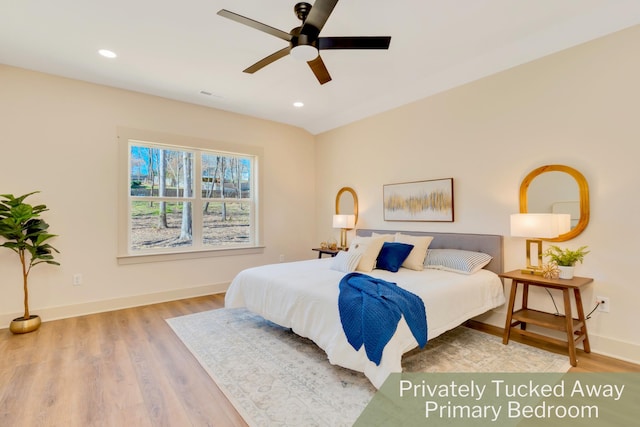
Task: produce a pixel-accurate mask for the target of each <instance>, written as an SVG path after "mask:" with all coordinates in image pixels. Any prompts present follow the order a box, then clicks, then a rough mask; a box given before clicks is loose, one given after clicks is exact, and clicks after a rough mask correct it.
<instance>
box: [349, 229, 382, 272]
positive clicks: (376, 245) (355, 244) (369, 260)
mask: <svg viewBox="0 0 640 427" xmlns="http://www.w3.org/2000/svg"><path fill="white" fill-rule="evenodd" d="M383 244H384V238H382V237H380V238H374V237H362V236H356V237H355V238H354V239H353V240H352V241H351V245H350V246H349V252H354V253H359V254H361V255H362V256H361V258H360V262H359V263H358V267H357V268H356V270H358V271H363V272H365V273H368V272H371V271H373V269H374V268H375V267H376V260H377V259H378V254H379V253H380V249H382V245H383Z"/></svg>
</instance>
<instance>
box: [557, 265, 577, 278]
mask: <svg viewBox="0 0 640 427" xmlns="http://www.w3.org/2000/svg"><path fill="white" fill-rule="evenodd" d="M574 269H575V266H573V265H571V266H564V265H559V266H558V270H560V275H559V276H558V278H560V279H573V270H574Z"/></svg>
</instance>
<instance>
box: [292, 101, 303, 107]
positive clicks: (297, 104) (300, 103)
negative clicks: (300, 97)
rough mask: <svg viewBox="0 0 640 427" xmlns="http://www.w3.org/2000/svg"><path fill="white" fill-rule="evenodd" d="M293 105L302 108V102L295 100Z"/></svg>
mask: <svg viewBox="0 0 640 427" xmlns="http://www.w3.org/2000/svg"><path fill="white" fill-rule="evenodd" d="M293 106H294V107H296V108H302V107H304V102H300V101H296V102H294V103H293Z"/></svg>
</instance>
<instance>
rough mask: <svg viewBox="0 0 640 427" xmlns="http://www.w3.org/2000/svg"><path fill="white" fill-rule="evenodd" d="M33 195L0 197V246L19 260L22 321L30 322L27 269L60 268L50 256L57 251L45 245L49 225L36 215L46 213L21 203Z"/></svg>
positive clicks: (38, 208)
mask: <svg viewBox="0 0 640 427" xmlns="http://www.w3.org/2000/svg"><path fill="white" fill-rule="evenodd" d="M35 193H38V191H34V192H32V193H28V194H25V195H23V196H19V197H14V196H13V194H0V237H2V238H4V240H6V241H5V242H4V243H2V245H0V246H1V247H5V248H8V249H11V250H12V251H14V252H15V253H16V254H18V256H19V257H20V263H21V265H22V286H23V290H24V316H23V319H24V320H28V319H30V318H31V316H30V314H29V289H28V279H29V273H30V272H31V268H33V267H34V266H36V265H38V264H42V263H46V264H54V265H60V264H59V263H58V262H56V261H54V258H53V252H54V251H55V252H57V253H59V252H58V250H57V249H56V248H54V247H53V246H51V245H50V244H49V243H48V241H49V239H51V238H52V237H55V235H54V234H49V232H48V229H49V224H47V223H46V222H45V221H44V220H43V219H42V218H40V214H41V213H42V212H44V211H47V210H49V209H47V207H46V206H45V205H36V206H32V205H30V204H28V203H25V202H24V199H26V198H27V197H29V196H30V195H32V194H35Z"/></svg>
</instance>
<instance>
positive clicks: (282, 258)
mask: <svg viewBox="0 0 640 427" xmlns="http://www.w3.org/2000/svg"><path fill="white" fill-rule="evenodd" d="M280 262H284V254H280Z"/></svg>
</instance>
